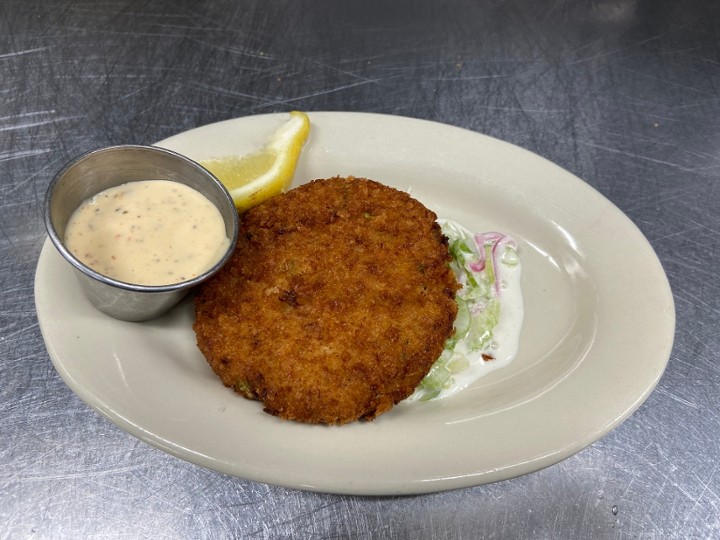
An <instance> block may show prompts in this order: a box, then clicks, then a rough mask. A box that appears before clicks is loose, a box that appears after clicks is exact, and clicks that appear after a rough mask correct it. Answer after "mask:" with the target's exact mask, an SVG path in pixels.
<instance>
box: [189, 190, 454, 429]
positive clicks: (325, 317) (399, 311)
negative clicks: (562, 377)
mask: <svg viewBox="0 0 720 540" xmlns="http://www.w3.org/2000/svg"><path fill="white" fill-rule="evenodd" d="M450 260H451V259H450V255H449V253H448V246H447V239H446V238H445V237H444V236H443V235H442V233H441V231H440V227H439V225H438V224H437V223H436V215H435V214H434V213H433V212H431V211H430V210H428V209H427V208H425V207H424V206H423V205H422V204H421V203H420V202H418V201H416V200H415V199H413V198H411V197H410V196H409V195H408V194H407V193H404V192H401V191H398V190H396V189H392V188H390V187H387V186H384V185H382V184H379V183H377V182H375V181H372V180H367V179H363V178H353V177H349V178H339V177H336V178H330V179H326V180H315V181H313V182H311V183H309V184H305V185H303V186H300V187H298V188H296V189H293V190H291V191H289V192H288V193H285V194H283V195H278V196H277V197H274V198H272V199H270V200H268V201H266V202H264V203H262V204H260V205H259V206H256V207H255V208H253V209H251V210H249V211H248V212H246V213H245V214H243V215H242V216H241V226H240V234H239V239H238V244H237V248H236V250H235V253H234V255H233V256H232V258H231V260H230V261H229V262H228V264H227V265H225V267H224V268H223V269H222V270H221V271H220V272H219V273H218V274H217V275H216V276H215V277H214V278H213V279H211V280H209V281H208V282H206V283H205V284H204V285H202V287H201V289H200V290H199V292H198V294H197V295H196V299H195V311H196V320H195V324H194V329H195V332H196V334H197V343H198V347H199V348H200V350H201V351H202V353H203V354H204V355H205V357H206V358H207V361H208V362H209V364H210V366H211V367H212V369H213V370H214V371H215V373H217V375H218V376H219V377H220V378H221V379H222V382H223V383H224V384H225V385H226V386H229V387H231V388H233V389H234V390H235V391H237V392H238V393H240V394H242V395H243V396H245V397H246V398H249V399H256V400H259V401H262V403H263V405H264V407H265V411H266V412H268V413H270V414H274V415H277V416H280V417H282V418H285V419H289V420H296V421H299V422H307V423H323V424H344V423H346V422H350V421H353V420H358V419H365V420H370V419H373V418H375V417H376V416H377V415H378V414H380V413H383V412H385V411H387V410H388V409H390V408H391V407H392V406H393V405H395V404H396V403H398V402H399V401H401V400H403V399H405V398H406V397H407V396H409V395H410V394H411V393H412V392H413V391H414V389H415V387H416V386H417V385H418V383H419V382H420V381H421V380H422V378H423V377H424V376H425V375H426V374H427V372H428V370H429V369H430V367H431V366H432V364H433V363H434V362H435V360H436V359H437V358H438V357H439V356H440V353H441V352H442V350H443V347H444V343H445V340H446V339H447V338H448V337H449V336H450V335H451V334H452V332H453V322H454V320H455V316H456V314H457V306H456V304H455V300H454V299H455V292H456V291H457V289H458V287H459V286H458V284H457V281H456V279H455V277H454V275H453V273H452V271H451V270H450V268H449V265H448V263H449V262H450Z"/></svg>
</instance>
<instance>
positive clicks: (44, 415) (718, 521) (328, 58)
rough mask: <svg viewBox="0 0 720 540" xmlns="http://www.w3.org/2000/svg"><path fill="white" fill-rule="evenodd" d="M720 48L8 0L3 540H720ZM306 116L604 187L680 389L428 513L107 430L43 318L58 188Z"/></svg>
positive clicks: (680, 19)
mask: <svg viewBox="0 0 720 540" xmlns="http://www.w3.org/2000/svg"><path fill="white" fill-rule="evenodd" d="M719 29H720V4H718V3H717V2H714V1H712V0H688V1H686V2H669V1H655V0H592V1H591V0H581V1H576V2H567V1H561V0H548V1H540V2H536V1H533V0H506V1H480V2H473V1H471V0H450V1H448V2H436V1H432V0H418V1H416V2H409V1H406V0H401V1H396V2H382V1H380V0H370V1H366V2H357V1H354V2H351V1H338V2H331V1H329V0H321V1H310V0H300V1H289V0H283V1H277V2H262V1H257V0H255V1H246V2H231V1H229V0H227V1H214V2H213V1H206V2H171V1H169V0H158V1H156V2H138V1H130V0H117V1H112V2H85V3H82V2H69V1H64V0H57V1H54V2H42V1H40V0H7V1H5V2H3V3H2V4H1V5H0V289H1V290H2V296H0V537H1V538H13V539H14V538H156V539H162V538H229V537H243V538H345V537H362V538H396V539H400V538H408V539H409V538H478V537H484V538H583V537H588V538H712V537H717V538H720V473H719V472H718V462H719V461H720V444H718V438H719V437H718V435H719V434H720V399H719V394H720V367H719V362H720V294H719V292H720V277H719V275H720V272H719V271H718V267H719V266H720V182H719V181H718V174H719V173H720V122H718V117H719V113H720V30H719ZM292 108H298V109H301V110H306V111H313V110H347V111H369V112H381V113H391V114H399V115H406V116H411V117H417V118H425V119H430V120H436V121H439V122H444V123H448V124H452V125H457V126H461V127H465V128H469V129H472V130H475V131H479V132H482V133H485V134H488V135H491V136H494V137H497V138H499V139H503V140H506V141H509V142H511V143H515V144H517V145H519V146H522V147H524V148H527V149H529V150H531V151H533V152H536V153H538V154H540V155H542V156H544V157H546V158H548V159H549V160H551V161H553V162H556V163H557V164H559V165H560V166H562V167H564V168H566V169H568V170H570V171H571V172H573V173H574V174H576V175H577V176H579V177H580V178H583V179H584V180H585V181H587V182H588V183H589V184H591V185H592V186H594V187H595V188H596V189H598V190H599V191H600V192H601V193H603V194H604V195H605V196H606V197H608V198H609V199H610V200H611V201H612V202H613V203H615V204H616V205H617V206H618V207H619V208H620V209H621V210H623V211H624V212H625V213H626V214H627V215H628V216H629V217H630V219H632V221H634V222H635V223H636V224H637V226H638V227H639V228H640V229H641V230H642V232H643V233H644V234H645V235H646V237H647V238H648V240H649V241H650V243H651V245H652V246H653V248H654V249H655V250H656V252H657V254H658V256H659V258H660V260H661V262H662V264H663V266H664V268H665V270H666V272H667V275H668V278H669V280H670V284H671V286H672V288H673V291H674V297H675V303H676V310H677V330H676V336H675V346H674V349H673V352H672V355H671V358H670V362H669V365H668V368H667V370H666V372H665V374H664V376H663V377H662V379H661V380H660V383H659V385H658V387H657V389H656V390H655V391H654V392H653V393H652V394H651V395H650V397H649V398H648V400H647V401H646V402H645V403H644V404H643V405H642V406H641V407H640V409H639V410H638V411H637V412H636V413H635V414H633V415H632V416H631V417H630V418H629V419H628V420H627V421H626V422H624V423H623V424H622V425H621V426H620V427H618V428H617V429H615V430H614V431H612V432H611V433H610V434H609V435H607V436H606V437H604V438H603V439H601V440H600V441H598V442H597V443H595V444H593V445H591V446H590V447H588V448H587V449H585V450H583V451H581V452H580V453H579V454H576V455H575V456H573V457H571V458H569V459H567V460H565V461H563V462H561V463H559V464H557V465H555V466H552V467H550V468H548V469H545V470H542V471H539V472H536V473H533V474H530V475H527V476H524V477H520V478H516V479H513V480H509V481H505V482H500V483H496V484H491V485H485V486H480V487H477V488H472V489H462V490H457V491H450V492H446V493H439V494H434V495H424V496H416V497H381V498H363V497H352V496H336V495H326V494H318V493H309V492H303V491H296V490H293V489H286V488H281V487H273V486H268V485H263V484H257V483H253V482H248V481H244V480H241V479H237V478H232V477H227V476H224V475H221V474H218V473H215V472H212V471H208V470H205V469H202V468H200V467H197V466H195V465H191V464H189V463H186V462H183V461H181V460H178V459H176V458H174V457H171V456H169V455H166V454H164V453H162V452H161V451H159V450H157V449H155V448H152V447H150V446H148V445H146V444H144V443H142V442H139V441H138V440H136V439H134V438H133V437H131V436H130V435H128V434H126V433H125V432H123V431H122V430H120V429H119V428H117V427H115V426H114V425H112V424H111V423H110V422H108V421H107V420H105V419H104V418H102V417H100V416H99V415H98V414H96V413H95V412H93V411H92V410H90V409H89V408H88V407H87V406H86V405H84V404H83V403H82V402H81V401H80V400H79V399H78V398H77V397H75V395H74V394H73V393H72V392H71V391H70V390H69V389H68V388H67V387H66V386H65V384H64V383H63V382H62V381H61V380H60V378H59V376H58V375H57V373H56V372H55V370H54V368H53V366H52V364H51V362H50V360H49V358H48V354H47V352H46V350H45V345H44V343H43V339H42V337H41V334H40V329H39V327H38V322H37V318H36V315H35V308H34V298H33V277H34V272H35V267H36V264H37V260H38V255H39V253H40V248H41V246H42V243H43V241H44V239H45V236H46V235H45V230H44V227H43V223H42V213H41V207H42V200H43V196H44V192H45V189H46V188H47V185H48V183H49V181H50V179H51V178H52V176H53V175H54V174H55V173H56V172H57V170H58V169H59V168H60V167H61V166H62V165H63V164H65V163H66V162H67V161H69V160H70V159H71V158H72V157H75V156H76V155H78V154H80V153H82V152H84V151H86V150H90V149H92V148H96V147H99V146H105V145H109V144H117V143H152V142H154V141H158V140H160V139H163V138H165V137H168V136H170V135H173V134H175V133H179V132H181V131H184V130H186V129H189V128H192V127H196V126H200V125H204V124H208V123H211V122H215V121H218V120H224V119H228V118H234V117H240V116H246V115H251V114H259V113H267V112H277V111H287V110H290V109H292ZM630 361H632V359H631V358H629V359H628V362H630Z"/></svg>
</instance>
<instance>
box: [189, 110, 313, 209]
mask: <svg viewBox="0 0 720 540" xmlns="http://www.w3.org/2000/svg"><path fill="white" fill-rule="evenodd" d="M309 134H310V119H309V118H308V115H307V114H305V113H304V112H300V111H292V112H291V113H290V119H289V120H288V121H287V122H285V123H284V124H283V125H282V126H280V127H279V128H278V129H277V131H275V133H273V134H272V136H271V137H270V138H269V139H268V141H267V142H266V143H265V146H264V147H263V148H261V149H260V150H258V151H256V152H253V153H251V154H246V155H243V156H231V157H223V158H215V159H208V160H205V161H201V162H200V164H201V165H202V166H203V167H205V168H206V169H207V170H209V171H210V172H211V173H213V174H214V175H215V176H216V177H217V178H218V180H220V181H221V182H222V183H223V184H224V185H225V187H226V188H227V190H228V191H229V192H230V195H231V196H232V198H233V201H234V202H235V207H236V208H237V209H238V211H240V212H242V211H245V210H248V209H249V208H252V207H253V206H255V205H257V204H259V203H261V202H263V201H264V200H267V199H269V198H270V197H274V196H275V195H277V194H279V193H282V192H284V191H285V190H287V188H289V187H290V183H291V182H292V178H293V174H294V173H295V168H296V167H297V162H298V158H299V157H300V152H301V151H302V148H303V145H304V144H305V141H306V140H307V138H308V135H309Z"/></svg>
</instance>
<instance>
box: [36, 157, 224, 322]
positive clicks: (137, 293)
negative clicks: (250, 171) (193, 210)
mask: <svg viewBox="0 0 720 540" xmlns="http://www.w3.org/2000/svg"><path fill="white" fill-rule="evenodd" d="M139 180H172V181H174V182H179V183H181V184H185V185H187V186H189V187H191V188H193V189H195V190H197V191H199V192H200V193H202V194H203V195H204V196H205V197H207V198H208V199H209V200H210V201H211V202H212V203H213V204H215V206H217V208H218V210H219V211H220V214H221V215H222V218H223V220H224V221H225V232H226V234H227V237H228V238H229V239H230V247H229V248H228V250H227V252H226V253H225V254H224V255H223V257H222V258H221V259H220V260H219V261H218V262H217V263H216V264H215V265H214V266H213V267H212V268H210V269H209V270H207V271H206V272H205V273H203V274H201V275H199V276H197V277H195V278H193V279H191V280H188V281H183V282H181V283H174V284H171V285H157V286H155V285H136V284H132V283H125V282H122V281H118V280H116V279H112V278H109V277H107V276H104V275H102V274H100V273H98V272H96V271H95V270H93V269H92V268H90V267H88V266H86V265H85V264H83V263H82V262H80V260H78V259H77V258H76V257H75V256H74V255H73V254H72V253H70V251H69V250H68V249H67V247H66V246H65V243H64V241H63V239H64V237H65V227H66V226H67V223H68V220H69V219H70V216H71V215H72V214H73V212H74V211H75V210H76V209H77V208H78V206H80V203H82V202H83V201H84V200H86V199H88V198H90V197H92V196H94V195H96V194H98V193H100V192H101V191H104V190H106V189H108V188H111V187H114V186H118V185H120V184H124V183H127V182H134V181H139ZM45 226H46V228H47V231H48V235H49V236H50V240H51V241H52V243H53V244H54V245H55V247H56V248H57V250H58V251H59V252H60V254H61V255H62V256H63V258H64V259H65V260H66V261H67V262H68V263H69V264H71V265H72V266H73V268H74V269H75V271H76V274H77V276H78V279H79V280H80V285H81V287H82V289H83V291H84V292H85V295H86V296H87V298H88V299H89V300H90V302H92V304H93V305H94V306H95V307H97V308H98V309H99V310H100V311H102V312H103V313H106V314H108V315H110V316H112V317H114V318H116V319H121V320H125V321H144V320H148V319H152V318H154V317H157V316H159V315H161V314H162V313H164V312H165V311H167V310H168V309H170V308H171V307H173V306H174V305H175V304H177V303H178V302H179V301H180V300H181V299H182V298H183V297H184V296H185V295H186V294H187V293H188V292H189V291H190V289H192V288H193V287H194V286H196V285H197V284H199V283H201V282H203V281H205V280H206V279H208V278H209V277H210V276H212V275H213V274H215V273H216V272H217V271H218V270H220V268H221V267H222V266H223V265H224V264H225V263H226V262H227V260H228V258H229V257H230V255H231V254H232V251H233V249H234V248H235V242H236V240H237V234H238V214H237V211H236V209H235V205H234V204H233V201H232V198H231V197H230V194H229V193H228V191H227V189H225V187H224V186H223V185H222V184H221V183H220V181H219V180H218V179H217V178H215V176H213V175H212V174H211V173H210V172H208V171H207V170H206V169H204V168H203V167H202V166H200V165H198V164H197V163H195V162H194V161H192V160H191V159H188V158H186V157H185V156H182V155H180V154H178V153H176V152H172V151H170V150H166V149H164V148H159V147H155V146H140V145H120V146H110V147H107V148H101V149H99V150H93V151H91V152H88V153H87V154H84V155H82V156H80V157H78V158H77V159H75V160H73V161H72V162H70V163H69V164H68V165H66V166H65V167H64V168H63V169H62V170H61V171H60V172H59V173H58V174H57V175H56V176H55V178H54V179H53V181H52V182H51V183H50V186H49V188H48V190H47V194H46V196H45Z"/></svg>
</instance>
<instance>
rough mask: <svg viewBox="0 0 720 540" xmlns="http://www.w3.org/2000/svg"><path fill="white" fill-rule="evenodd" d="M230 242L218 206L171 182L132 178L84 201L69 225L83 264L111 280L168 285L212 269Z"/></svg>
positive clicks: (72, 246) (71, 244) (69, 238)
mask: <svg viewBox="0 0 720 540" xmlns="http://www.w3.org/2000/svg"><path fill="white" fill-rule="evenodd" d="M229 244H230V240H229V239H228V237H227V234H226V231H225V222H224V220H223V218H222V216H221V215H220V211H219V210H218V209H217V207H216V206H215V205H214V204H213V203H212V202H210V201H209V200H208V199H207V198H206V197H205V196H203V195H202V194H201V193H199V192H198V191H196V190H194V189H192V188H191V187H188V186H186V185H184V184H180V183H178V182H172V181H170V180H143V181H139V182H129V183H127V184H122V185H119V186H116V187H112V188H110V189H107V190H105V191H102V192H100V193H98V194H97V195H95V196H94V197H92V198H90V199H88V200H86V201H84V202H83V203H82V204H81V205H80V207H78V209H77V210H75V212H74V213H73V215H72V216H71V217H70V220H69V221H68V224H67V227H66V229H65V245H66V246H67V248H68V249H69V250H70V251H71V252H72V254H73V255H75V256H76V257H77V258H78V259H79V260H80V261H81V262H83V263H84V264H86V265H87V266H89V267H90V268H92V269H93V270H95V271H96V272H99V273H100V274H103V275H105V276H108V277H110V278H113V279H117V280H119V281H124V282H126V283H133V284H137V285H170V284H173V283H180V282H182V281H187V280H189V279H193V278H195V277H197V276H199V275H200V274H202V273H203V272H205V271H207V270H209V269H210V268H211V267H212V266H213V265H214V264H215V263H216V262H217V261H218V260H220V259H221V258H222V256H223V254H224V253H225V252H226V251H227V249H228V246H229Z"/></svg>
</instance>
